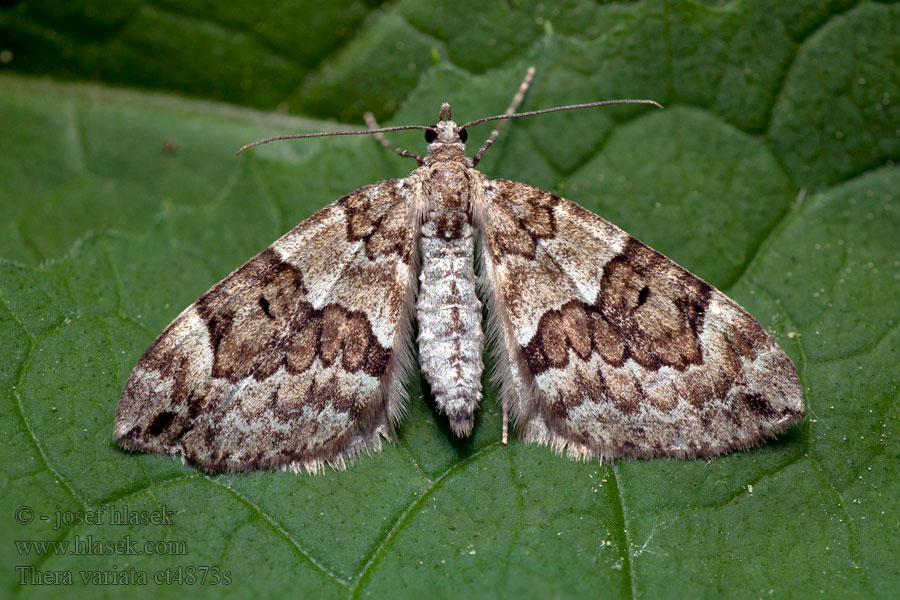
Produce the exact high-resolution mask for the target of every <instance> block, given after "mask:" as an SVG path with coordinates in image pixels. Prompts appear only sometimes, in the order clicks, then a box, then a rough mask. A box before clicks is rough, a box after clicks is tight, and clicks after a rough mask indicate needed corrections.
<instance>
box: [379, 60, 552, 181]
mask: <svg viewBox="0 0 900 600" xmlns="http://www.w3.org/2000/svg"><path fill="white" fill-rule="evenodd" d="M532 79H534V67H528V72H527V73H525V79H523V80H522V85H520V86H519V91H518V92H516V95H515V96H513V99H512V102H510V103H509V108H507V109H506V112H504V113H503V114H504V115H511V114H513V113H514V112H516V110H518V108H519V105H520V104H522V100H523V99H524V98H525V92H527V91H528V86H530V85H531V80H532ZM506 121H507V119H501V120H500V121H497V126H496V127H494V130H493V131H492V132H491V135H489V136H488V139H487V140H486V141H485V142H484V145H482V146H481V149H480V150H478V152H476V153H475V156H473V157H472V166H475V165H477V164H478V161H479V160H481V157H482V155H483V154H484V153H485V151H486V150H487V149H488V148H490V147H491V144H493V143H494V142H495V141H496V140H497V136H498V135H500V130H501V129H503V126H504V125H505V124H506ZM373 129H374V128H373ZM376 135H377V134H376Z"/></svg>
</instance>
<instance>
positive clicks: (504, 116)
mask: <svg viewBox="0 0 900 600" xmlns="http://www.w3.org/2000/svg"><path fill="white" fill-rule="evenodd" d="M610 104H651V105H653V106H655V107H656V108H662V104H660V103H659V102H657V101H656V100H603V101H601V102H588V103H587V104H569V105H568V106H557V107H554V108H545V109H543V110H532V111H529V112H523V113H514V114H511V115H507V114H502V115H494V116H493V117H482V118H480V119H475V120H474V121H470V122H468V123H466V124H465V125H460V129H465V128H467V127H472V126H473V125H479V124H481V123H484V122H485V121H497V120H499V119H503V120H506V119H518V118H520V117H533V116H534V115H544V114H547V113H552V112H559V111H561V110H577V109H579V108H593V107H595V106H609V105H610Z"/></svg>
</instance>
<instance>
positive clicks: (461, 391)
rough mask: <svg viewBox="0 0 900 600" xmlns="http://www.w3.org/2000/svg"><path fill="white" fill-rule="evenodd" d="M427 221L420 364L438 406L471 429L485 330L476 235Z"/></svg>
mask: <svg viewBox="0 0 900 600" xmlns="http://www.w3.org/2000/svg"><path fill="white" fill-rule="evenodd" d="M446 234H447V232H446V230H442V228H441V227H439V226H438V225H436V224H435V222H434V221H427V222H425V223H424V224H423V225H422V236H421V237H420V238H419V249H420V251H421V255H422V272H421V274H420V275H419V282H420V287H419V299H418V302H417V303H416V312H417V317H418V320H419V364H420V365H421V367H422V373H423V374H424V375H425V378H426V379H427V380H428V383H429V385H430V386H431V392H432V394H434V397H435V400H436V401H437V405H438V408H439V409H440V411H441V412H443V413H445V414H446V415H447V416H448V418H449V419H450V426H451V428H452V429H453V432H454V433H455V434H456V435H459V436H467V435H469V433H470V432H471V431H472V423H473V418H474V412H475V408H476V407H477V406H478V402H479V400H481V374H482V371H483V370H484V364H483V362H482V354H483V350H484V333H483V332H482V330H481V302H479V300H478V297H477V296H476V295H475V267H474V258H473V257H474V244H475V242H474V238H473V237H472V227H471V225H469V224H468V223H466V224H463V225H462V226H461V227H459V228H458V229H457V230H456V231H454V235H453V236H452V237H448V236H447V235H446Z"/></svg>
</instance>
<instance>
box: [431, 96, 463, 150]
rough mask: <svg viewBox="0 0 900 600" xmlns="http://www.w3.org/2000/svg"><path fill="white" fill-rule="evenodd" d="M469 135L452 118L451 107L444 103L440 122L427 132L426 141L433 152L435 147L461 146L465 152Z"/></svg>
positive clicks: (439, 116)
mask: <svg viewBox="0 0 900 600" xmlns="http://www.w3.org/2000/svg"><path fill="white" fill-rule="evenodd" d="M468 137H469V136H468V133H466V130H465V128H464V127H460V126H459V125H457V124H456V123H454V122H453V121H452V119H451V118H450V105H449V104H447V103H446V102H444V104H442V105H441V112H440V114H439V115H438V122H437V123H436V124H435V126H434V127H429V128H428V129H426V130H425V141H426V142H428V149H429V151H431V149H432V146H433V145H448V144H459V145H460V146H461V147H462V149H463V150H465V143H466V139H467V138H468Z"/></svg>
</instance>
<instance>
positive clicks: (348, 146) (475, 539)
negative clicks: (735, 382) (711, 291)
mask: <svg viewBox="0 0 900 600" xmlns="http://www.w3.org/2000/svg"><path fill="white" fill-rule="evenodd" d="M441 6H442V7H441V8H438V7H436V6H428V5H426V3H422V2H418V1H415V2H414V1H409V2H406V1H397V2H388V3H385V4H381V5H378V6H376V5H374V4H373V3H366V2H315V3H304V4H303V5H301V6H299V7H298V6H297V3H292V2H286V1H282V0H265V1H259V2H254V3H238V2H212V1H203V0H194V1H192V2H184V1H179V2H176V1H175V0H151V1H142V0H115V1H112V0H107V1H104V0H81V1H70V2H52V1H50V0H45V1H32V2H27V3H26V2H20V3H17V2H4V3H2V5H0V65H2V67H3V69H4V71H5V73H3V74H0V157H2V158H0V349H2V350H0V351H2V356H0V398H2V400H0V437H2V438H3V440H4V442H3V446H2V451H0V461H2V468H0V532H2V534H0V557H2V560H0V562H2V564H3V565H4V566H3V567H2V569H0V595H2V596H22V597H46V596H58V595H60V594H63V593H69V592H71V591H72V589H71V588H70V587H69V586H51V585H30V586H19V585H18V583H17V581H18V579H19V577H20V576H21V575H20V574H19V573H17V572H16V570H15V566H20V567H26V568H27V567H34V568H35V569H37V570H38V571H41V572H49V571H64V572H69V573H71V574H72V577H73V587H77V588H84V589H82V590H80V593H86V594H88V595H89V596H95V597H103V596H123V595H125V594H129V595H133V594H135V593H139V594H149V595H151V596H155V597H181V596H182V595H183V594H185V593H186V592H192V593H196V594H201V595H207V596H210V597H219V596H222V595H225V596H226V597H232V596H242V597H261V596H262V595H265V596H268V595H276V596H277V595H279V594H284V595H286V594H291V595H294V596H296V597H313V596H315V597H322V598H331V597H348V596H374V597H385V596H387V595H388V594H394V595H396V596H397V597H420V596H421V595H422V594H423V593H427V594H428V595H429V596H430V597H435V598H444V597H454V598H458V597H485V598H490V597H522V598H548V597H611V598H629V597H647V598H657V597H688V596H690V597H722V596H726V597H735V598H761V597H780V598H783V597H825V598H846V597H885V598H886V597H891V596H893V597H896V596H897V594H898V593H900V592H898V590H900V561H898V554H900V542H898V539H900V538H898V535H900V508H898V505H900V462H898V455H900V409H898V397H900V394H898V380H900V369H898V355H900V327H898V322H900V250H898V248H900V242H898V237H900V168H898V167H897V166H896V165H895V161H896V160H897V159H898V158H900V6H898V5H897V4H895V3H892V2H852V1H846V0H836V1H832V2H820V1H812V0H810V1H795V2H776V1H775V0H767V1H750V0H747V1H739V0H736V1H734V2H715V1H712V2H688V1H677V0H673V1H669V2H650V1H645V2H634V3H614V4H605V3H591V2H582V1H580V0H571V1H569V2H564V3H554V2H530V1H524V0H522V1H520V0H517V1H510V2H486V1H483V0H482V1H479V2H474V1H470V0H457V1H455V2H452V3H442V5H441ZM529 65H534V66H535V67H536V68H537V76H536V78H535V82H534V85H533V87H532V89H531V90H530V91H529V93H528V95H527V97H526V100H525V103H524V105H523V107H522V108H523V110H533V109H537V108H544V107H549V106H554V105H561V104H567V103H575V102H586V101H592V100H604V99H612V98H628V97H632V98H653V99H655V100H658V101H660V102H661V103H663V104H664V105H665V106H666V109H665V110H663V111H658V110H651V109H648V108H646V107H613V108H604V109H596V110H589V111H578V112H571V113H562V114H557V115H548V116H543V117H540V118H534V119H523V120H520V121H516V122H514V123H511V124H510V125H509V127H508V128H507V129H506V130H505V131H504V134H503V136H502V137H501V139H500V140H499V141H498V143H497V144H496V145H495V146H494V147H493V148H492V149H491V150H490V151H489V152H488V154H487V155H486V157H485V159H484V161H482V163H481V164H480V165H479V168H480V169H481V170H482V171H483V172H484V173H485V174H487V175H488V176H490V177H504V178H510V179H515V180H519V181H524V182H527V183H531V184H535V185H539V186H542V187H545V188H548V189H551V190H553V191H556V192H559V193H562V194H564V195H565V196H566V197H568V198H570V199H571V200H574V201H576V202H578V203H580V204H582V205H583V206H586V207H588V208H590V209H591V210H594V211H595V212H598V213H599V214H601V215H603V216H604V217H605V218H607V219H609V220H611V221H612V222H614V223H616V224H617V225H619V226H620V227H622V228H624V229H625V230H627V231H629V232H630V233H632V234H633V235H635V236H636V237H638V238H640V239H642V240H643V241H645V242H647V243H649V244H650V245H652V246H653V247H655V248H656V249H658V250H660V251H662V252H663V253H665V254H667V255H669V256H670V257H671V258H673V259H674V260H676V261H677V262H679V263H680V264H682V265H684V266H685V267H687V268H688V269H690V270H691V271H693V272H695V273H697V274H698V275H700V276H701V277H703V278H705V279H707V280H708V281H710V282H711V283H713V284H714V285H716V286H718V287H720V288H721V289H722V290H723V291H725V292H726V293H727V294H729V295H730V296H732V297H733V298H735V299H736V300H737V301H738V302H740V303H741V304H742V305H743V306H745V307H746V308H747V309H748V310H749V311H750V312H751V313H752V314H754V315H755V316H756V317H757V318H758V319H759V320H760V322H762V324H763V325H764V326H765V327H767V328H768V329H769V331H771V332H772V333H773V335H774V336H775V337H776V338H777V339H778V341H779V343H781V345H782V347H783V348H784V349H785V350H786V351H787V353H788V354H789V355H790V356H791V358H792V359H793V360H794V362H795V364H796V365H797V368H798V371H799V373H800V378H801V381H802V383H803V390H804V396H805V402H806V408H807V419H806V420H805V421H804V422H803V423H802V424H801V425H799V426H798V427H796V428H794V429H792V430H791V431H790V432H788V433H787V434H785V435H783V436H781V437H780V438H778V439H777V440H774V441H772V442H771V443H768V444H765V445H764V446H761V447H759V448H757V449H754V450H751V451H748V452H743V453H735V454H732V455H729V456H725V457H722V458H717V459H715V460H712V461H709V462H704V461H669V460H654V461H621V462H618V463H615V464H612V465H610V464H600V463H599V462H596V461H592V462H588V463H578V462H570V461H569V460H567V459H565V458H561V457H558V456H556V455H554V454H553V452H551V451H550V450H549V449H547V448H544V447H537V446H531V445H525V444H523V443H521V441H519V440H518V439H516V438H515V436H513V437H512V439H511V442H510V444H509V445H508V446H503V445H501V444H500V442H499V438H500V416H499V410H498V408H497V405H496V402H495V389H494V388H493V387H491V386H490V385H488V387H487V390H486V398H485V401H484V403H483V406H482V409H481V410H480V411H479V415H478V418H477V420H476V426H475V432H474V434H473V436H472V437H471V438H470V439H468V440H462V441H460V440H457V439H455V438H454V437H453V436H452V434H451V433H450V432H449V428H448V427H447V424H446V420H445V419H444V418H442V417H440V416H437V415H436V414H435V413H434V410H433V407H432V406H433V405H432V403H431V400H430V398H425V399H423V398H422V392H421V387H420V386H421V378H420V375H419V374H418V373H416V374H415V376H414V377H413V380H412V382H411V385H410V402H409V415H408V416H407V417H406V419H405V420H404V421H403V423H402V425H401V426H400V428H399V432H398V433H399V441H398V443H396V444H393V445H389V446H387V447H386V448H385V450H384V451H383V452H382V453H380V454H378V455H375V456H372V457H362V458H360V459H359V460H357V461H356V462H355V463H354V464H353V465H352V466H351V468H350V469H348V470H347V471H346V472H335V471H331V470H329V471H328V472H326V473H325V474H323V475H318V476H315V477H312V476H305V475H301V476H297V475H294V474H291V473H282V472H260V473H253V474H250V475H239V476H238V475H223V476H217V477H209V476H207V475H205V474H204V473H202V472H200V471H198V470H196V469H193V468H190V467H187V466H184V465H182V464H181V463H180V462H177V461H172V460H169V459H167V458H164V457H163V458H161V457H158V456H150V455H143V454H129V453H127V452H123V451H121V450H119V449H117V448H116V447H115V445H114V444H113V443H112V439H111V438H112V427H113V420H114V414H115V407H116V404H117V401H118V397H119V394H120V392H121V388H122V385H123V383H124V381H125V379H126V377H127V375H128V373H129V372H130V370H131V368H132V367H133V366H134V363H135V362H136V360H137V358H138V357H139V356H140V354H141V353H142V352H143V351H144V349H145V348H146V347H147V346H148V345H149V344H150V342H151V341H152V340H153V338H154V337H155V336H156V335H157V334H158V333H159V332H160V331H161V330H162V328H163V327H164V326H165V325H166V323H168V322H169V321H170V320H171V319H172V318H173V317H175V315H177V314H178V313H179V312H180V311H181V310H182V308H184V307H185V306H186V305H188V304H189V303H190V302H191V301H193V300H194V299H195V298H196V297H197V296H198V295H200V294H201V293H203V292H204V291H205V290H206V289H207V288H208V287H209V286H210V285H211V284H213V283H214V282H216V281H217V280H219V279H220V278H222V277H223V276H224V275H226V274H228V273H229V272H230V271H231V270H232V269H234V268H235V267H237V266H238V265H240V264H241V263H243V262H244V261H246V260H247V259H248V258H250V257H251V256H252V255H254V254H255V253H257V252H259V251H260V250H261V249H263V248H264V247H265V246H266V245H267V244H268V243H270V242H271V241H273V240H274V239H275V238H277V237H278V236H279V235H280V234H281V233H283V232H284V231H286V230H287V229H289V228H290V227H292V226H293V225H294V224H296V223H297V222H299V221H301V220H302V219H304V218H305V217H306V216H308V215H310V214H312V213H313V212H314V211H315V210H317V209H318V208H321V207H322V206H324V205H326V204H327V203H329V202H331V201H333V200H334V199H336V198H338V197H340V196H341V195H343V194H345V193H347V192H349V191H350V190H353V189H355V188H357V187H359V186H361V185H363V184H365V183H368V182H371V181H375V180H378V179H383V178H387V177H402V176H404V175H405V174H406V173H408V172H409V171H410V170H412V168H413V167H414V163H413V162H412V161H410V160H409V159H402V158H400V157H397V156H394V155H391V154H390V153H388V152H387V151H385V150H384V149H383V148H381V147H380V146H379V145H378V144H377V143H376V142H375V141H374V140H373V139H371V138H368V137H360V138H326V139H320V140H301V141H294V142H282V143H278V144H270V145H268V146H264V147H261V148H258V149H255V150H253V151H252V152H249V153H247V154H245V155H242V156H240V157H237V158H236V157H235V156H234V152H235V150H236V149H237V148H238V147H240V146H241V145H242V144H244V143H246V142H248V141H252V140H255V139H259V138H262V137H265V136H268V135H275V134H279V133H292V132H301V131H303V132H307V131H321V130H326V129H333V128H347V127H360V126H362V119H361V115H362V113H363V112H364V111H366V110H371V111H373V112H374V113H375V114H376V116H377V117H378V118H379V120H380V121H381V122H382V124H385V125H399V124H431V123H433V122H434V120H435V118H436V116H437V110H438V108H439V106H440V102H441V101H449V102H451V103H452V104H453V110H454V116H455V117H457V120H458V121H464V120H471V119H474V118H477V117H480V116H484V115H487V114H496V113H499V112H502V111H503V110H504V109H505V107H506V105H507V103H508V101H509V99H510V97H511V96H512V94H513V93H514V92H515V90H516V88H517V86H518V83H519V81H520V80H521V77H522V76H523V75H524V73H525V70H526V68H527V67H528V66H529ZM488 132H489V127H488V126H482V127H481V128H480V129H475V130H473V131H472V132H470V138H471V142H470V146H476V144H477V143H479V142H480V141H481V140H482V139H484V137H485V136H486V135H487V134H488ZM391 139H392V140H393V141H394V142H395V143H397V144H399V145H403V146H405V147H408V148H410V149H413V150H416V151H419V152H421V151H423V150H424V147H423V146H424V143H423V141H422V139H421V134H420V132H413V133H404V132H400V133H397V134H395V135H394V136H392V138H391ZM101 505H111V506H112V507H115V508H119V509H121V508H122V507H123V506H127V507H128V508H129V509H131V510H135V511H140V510H144V511H147V510H154V509H159V508H160V507H165V509H166V510H170V511H174V512H173V516H172V524H170V525H148V526H125V525H110V524H108V523H107V521H108V519H106V520H104V524H101V525H91V524H85V523H82V524H71V525H64V526H62V527H60V528H54V526H55V523H54V520H55V513H56V511H57V510H59V511H92V510H96V509H97V508H98V507H99V506H101ZM23 506H25V507H28V508H30V509H31V510H32V511H33V513H34V515H35V518H34V520H33V521H32V522H30V523H19V522H17V520H16V518H17V517H18V518H19V519H20V520H23V521H24V520H25V519H23V517H22V513H21V511H20V512H18V513H17V509H18V508H19V507H23ZM41 516H47V517H49V520H48V521H43V520H41V518H40V517H41ZM88 536H91V538H90V539H93V540H103V541H116V540H121V539H124V538H126V537H128V536H130V539H132V540H136V541H138V542H139V543H140V544H143V543H144V542H145V541H168V542H176V543H179V542H184V543H185V544H186V546H185V547H186V554H184V555H172V554H169V555H162V556H149V555H140V556H122V555H115V554H111V555H109V554H108V555H98V554H93V555H69V554H66V555H60V554H54V553H53V552H52V551H47V552H39V551H37V550H35V549H34V548H31V549H27V550H26V549H23V547H22V546H21V545H19V546H17V545H16V544H15V543H14V540H18V541H20V542H21V541H40V540H61V541H66V540H68V541H70V542H73V543H74V541H75V540H87V539H88ZM204 565H205V566H210V567H216V568H218V569H219V570H220V572H224V571H227V572H228V573H229V577H230V580H231V583H230V585H225V584H224V583H221V584H220V585H216V586H213V585H210V582H209V581H207V582H206V583H205V584H203V585H200V584H199V582H197V583H194V584H193V585H191V583H190V581H189V580H188V579H187V578H186V575H187V568H188V567H191V566H204ZM179 567H180V568H181V571H178V570H177V569H178V568H179ZM132 569H133V570H138V571H145V572H146V573H147V574H148V578H150V580H151V583H149V584H148V585H146V586H142V585H138V586H134V587H130V588H129V587H128V586H100V585H88V586H87V587H85V586H83V584H82V583H81V574H80V571H91V570H107V571H113V572H127V571H129V570H132ZM166 569H171V570H172V572H174V573H179V572H180V573H181V575H182V577H184V578H183V579H182V580H181V581H180V582H179V581H176V582H174V583H172V584H169V585H156V584H153V583H152V579H153V575H154V573H156V572H165V570H166ZM198 577H199V575H198ZM26 579H28V576H26ZM32 580H33V579H32Z"/></svg>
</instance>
